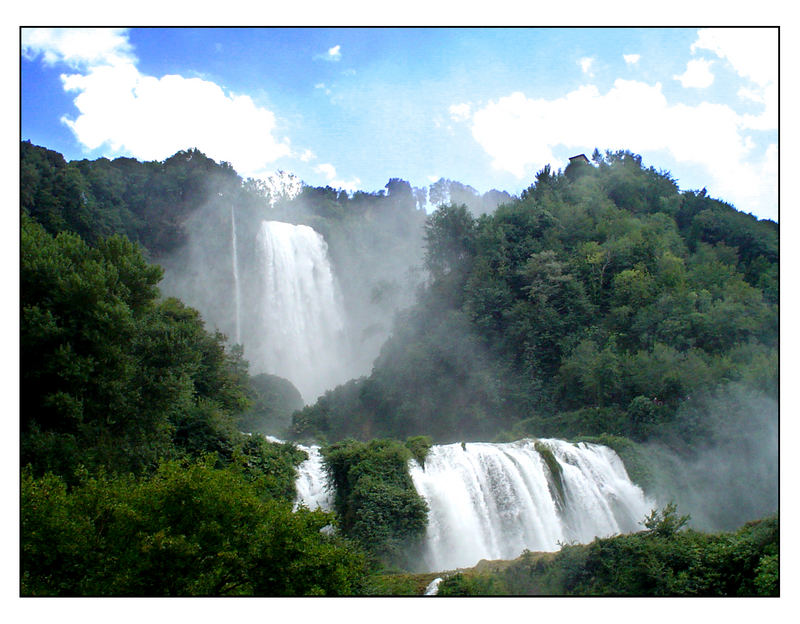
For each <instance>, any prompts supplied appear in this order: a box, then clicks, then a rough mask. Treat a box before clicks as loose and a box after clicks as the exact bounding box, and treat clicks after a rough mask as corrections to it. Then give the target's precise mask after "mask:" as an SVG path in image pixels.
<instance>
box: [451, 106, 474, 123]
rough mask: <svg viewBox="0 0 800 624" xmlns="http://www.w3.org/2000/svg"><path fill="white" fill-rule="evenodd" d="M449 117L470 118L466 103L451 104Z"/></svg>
mask: <svg viewBox="0 0 800 624" xmlns="http://www.w3.org/2000/svg"><path fill="white" fill-rule="evenodd" d="M449 111H450V117H451V119H452V120H453V121H466V120H467V119H469V118H470V115H471V114H472V113H471V110H470V105H469V104H468V103H463V104H453V105H452V106H451V107H450V108H449Z"/></svg>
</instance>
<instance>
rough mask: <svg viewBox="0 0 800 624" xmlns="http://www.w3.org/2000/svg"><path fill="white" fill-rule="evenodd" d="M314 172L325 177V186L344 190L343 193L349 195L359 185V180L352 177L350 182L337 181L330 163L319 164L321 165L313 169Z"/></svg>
mask: <svg viewBox="0 0 800 624" xmlns="http://www.w3.org/2000/svg"><path fill="white" fill-rule="evenodd" d="M314 171H316V172H317V173H321V174H322V175H324V176H325V180H326V182H327V184H328V185H329V186H331V187H333V188H336V189H344V190H345V191H348V192H349V193H352V192H353V191H357V190H358V188H359V186H360V185H361V180H359V179H358V178H356V177H354V178H353V179H352V180H350V181H345V180H341V179H339V178H338V176H337V174H336V167H334V166H333V165H332V164H330V163H321V164H319V165H317V166H316V167H314Z"/></svg>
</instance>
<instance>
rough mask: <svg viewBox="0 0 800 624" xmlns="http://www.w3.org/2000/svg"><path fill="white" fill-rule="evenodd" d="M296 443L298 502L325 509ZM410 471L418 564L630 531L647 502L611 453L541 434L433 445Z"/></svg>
mask: <svg viewBox="0 0 800 624" xmlns="http://www.w3.org/2000/svg"><path fill="white" fill-rule="evenodd" d="M537 447H538V448H537ZM302 448H303V449H304V450H306V451H307V452H308V453H309V459H308V460H306V461H305V462H303V464H301V466H300V468H299V470H298V472H299V476H298V480H297V491H298V503H302V504H305V505H306V506H307V507H309V508H312V509H313V508H315V507H320V508H322V509H331V507H332V501H333V498H332V493H331V492H330V490H328V489H326V483H327V477H326V475H325V472H324V469H323V465H322V459H321V457H320V455H319V449H318V448H317V447H313V446H312V447H308V448H306V447H302ZM540 451H542V452H540ZM544 455H549V457H550V458H552V459H551V461H552V462H554V464H557V466H558V468H555V466H554V464H553V463H551V466H553V468H554V469H555V471H556V472H557V473H558V474H559V476H557V477H556V476H554V475H553V474H552V472H551V467H550V466H548V463H547V461H546V460H545V459H544ZM409 471H410V473H411V478H412V480H413V482H414V487H415V488H416V490H417V492H419V494H420V495H421V496H422V497H423V498H424V499H425V500H426V502H427V503H428V506H429V508H430V513H429V515H428V528H427V532H426V537H425V545H424V553H423V560H422V561H420V565H419V570H418V571H434V570H452V569H455V568H460V567H469V566H473V565H475V564H476V563H478V561H480V560H481V559H513V558H516V557H518V556H519V555H520V554H521V553H522V551H523V550H525V549H528V550H532V551H555V550H558V549H559V547H560V546H559V544H560V543H569V542H573V541H575V542H580V543H587V542H590V541H591V540H592V539H594V538H595V537H602V536H609V535H615V534H618V533H629V532H632V531H637V530H640V529H641V525H640V524H639V523H640V522H641V521H642V520H643V519H644V517H645V516H646V515H647V513H648V512H649V511H650V510H651V509H652V508H653V507H654V506H655V505H654V503H653V501H651V500H649V499H648V498H647V497H646V496H645V495H644V493H643V492H642V490H641V489H640V488H639V487H638V486H636V485H635V484H634V483H632V482H631V480H630V479H629V478H628V475H627V473H626V471H625V467H624V466H623V464H622V461H621V460H620V458H619V457H618V456H617V454H616V453H615V452H614V451H612V450H611V449H610V448H608V447H605V446H600V445H598V444H585V443H577V444H572V443H569V442H564V441H562V440H554V439H540V440H520V441H517V442H510V443H506V444H489V443H468V444H466V445H464V446H463V447H462V445H460V444H448V445H443V446H433V447H431V449H430V451H429V452H428V455H427V457H426V458H425V465H424V468H423V467H422V466H420V465H419V464H418V463H417V462H416V461H414V460H411V461H410V463H409Z"/></svg>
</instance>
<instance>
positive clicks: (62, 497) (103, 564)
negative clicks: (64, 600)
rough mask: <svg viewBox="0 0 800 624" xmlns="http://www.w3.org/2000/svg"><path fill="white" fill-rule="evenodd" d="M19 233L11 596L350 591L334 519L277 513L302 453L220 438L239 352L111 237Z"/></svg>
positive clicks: (227, 422) (26, 224) (237, 409)
mask: <svg viewBox="0 0 800 624" xmlns="http://www.w3.org/2000/svg"><path fill="white" fill-rule="evenodd" d="M21 225H22V230H21V263H20V269H21V270H20V279H21V336H20V338H21V385H20V390H21V412H20V434H21V436H20V451H21V463H22V466H23V475H22V491H21V519H22V524H21V547H22V550H21V571H22V578H21V593H22V594H23V595H98V596H99V595H136V596H138V595H142V596H151V595H228V594H246V595H310V594H327V595H336V594H353V593H358V592H359V591H360V587H361V580H362V579H363V577H364V574H365V571H366V568H365V567H364V566H365V561H366V560H365V558H364V555H363V554H361V551H360V550H359V549H358V548H356V547H355V546H354V545H352V544H350V543H349V542H347V541H346V540H344V539H342V538H338V537H335V536H329V535H325V534H323V533H321V532H320V529H321V528H322V527H324V526H326V525H328V524H331V523H332V522H335V519H334V517H333V516H332V515H331V514H327V513H321V512H308V511H303V510H301V511H299V512H297V513H293V512H292V504H293V501H294V498H295V479H296V466H297V464H299V463H300V462H301V461H303V460H304V459H305V458H306V454H305V452H303V451H300V450H298V449H297V448H296V447H294V446H293V445H292V444H274V443H270V442H268V441H267V440H266V439H265V438H264V437H263V436H261V435H244V434H242V433H239V431H238V429H237V426H236V420H235V415H237V414H240V413H242V412H243V411H244V410H246V409H247V408H248V406H249V405H250V403H249V401H248V393H249V392H251V387H252V388H255V389H259V388H261V385H259V382H258V381H255V382H253V384H252V386H251V385H250V382H249V380H248V376H247V364H246V362H244V361H243V360H242V358H241V350H240V349H238V348H226V346H225V337H224V336H222V335H221V334H219V333H218V332H216V333H209V332H207V331H206V329H205V327H204V325H203V321H202V319H201V317H200V315H199V313H198V312H197V311H196V310H194V309H192V308H189V307H187V306H185V305H184V304H183V303H181V302H180V301H178V300H176V299H172V298H167V299H161V298H159V292H158V288H157V284H158V281H159V280H160V278H161V269H160V268H159V267H157V266H153V265H150V264H148V263H147V262H146V261H145V259H144V256H143V255H142V253H141V250H140V249H139V247H138V246H137V245H136V244H134V243H131V242H130V241H129V240H128V239H127V238H125V237H123V236H121V235H113V236H111V237H100V238H97V239H96V240H95V241H94V243H93V244H89V243H87V242H85V241H84V240H83V239H82V238H81V237H80V236H79V235H77V234H75V233H73V232H69V231H62V232H60V233H58V234H57V235H55V236H54V235H52V234H50V233H48V232H47V231H46V230H45V228H44V227H43V226H42V225H40V224H39V223H38V222H36V221H34V220H33V219H32V218H31V217H30V216H29V215H28V214H26V213H25V212H23V215H22V222H21ZM261 398H262V395H259V394H256V396H255V399H256V405H255V407H254V409H257V408H258V406H259V404H258V400H259V399H261ZM250 414H252V412H250Z"/></svg>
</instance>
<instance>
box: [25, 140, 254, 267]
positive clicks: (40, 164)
mask: <svg viewBox="0 0 800 624" xmlns="http://www.w3.org/2000/svg"><path fill="white" fill-rule="evenodd" d="M241 188H242V184H241V178H239V176H238V175H237V174H236V172H235V171H234V170H233V168H232V167H231V166H230V164H228V163H221V164H218V163H216V162H215V161H213V160H212V159H210V158H208V157H207V156H205V155H204V154H202V153H201V152H200V151H198V150H196V149H192V150H188V151H181V152H178V153H177V154H175V155H174V156H171V157H170V158H168V159H166V160H165V161H163V162H139V161H137V160H134V159H132V158H116V159H114V160H108V159H107V158H100V159H98V160H94V161H89V160H81V161H72V162H69V163H68V162H66V161H65V160H64V157H63V156H62V155H61V154H59V153H58V152H54V151H52V150H48V149H46V148H42V147H39V146H36V145H32V144H31V143H30V142H27V141H23V142H22V143H21V146H20V203H21V209H22V211H23V212H24V213H26V214H28V215H30V216H31V217H33V218H34V219H36V220H37V221H38V222H39V223H41V224H42V225H43V226H44V227H45V228H46V229H47V231H48V232H50V233H51V234H56V233H58V232H64V231H69V232H73V233H75V234H78V235H79V236H81V237H82V238H83V239H84V240H85V241H87V242H88V243H94V242H96V241H97V240H99V239H100V238H102V237H106V236H109V235H111V234H121V235H124V236H126V237H127V238H128V239H129V240H131V241H133V242H137V243H140V244H141V245H142V246H143V247H144V248H145V249H147V250H148V251H150V252H151V253H152V254H153V255H156V256H157V255H160V254H163V253H165V252H168V251H171V250H173V249H175V248H176V247H178V246H179V245H181V244H182V243H184V242H185V241H186V232H185V230H184V227H183V225H184V222H185V220H186V218H187V216H188V215H189V214H191V213H192V212H194V211H195V210H196V209H197V208H198V207H199V206H201V205H203V204H204V203H205V202H208V201H210V200H212V199H213V198H217V197H220V196H225V195H228V196H229V195H231V194H239V193H240V192H241V191H240V189H241Z"/></svg>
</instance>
